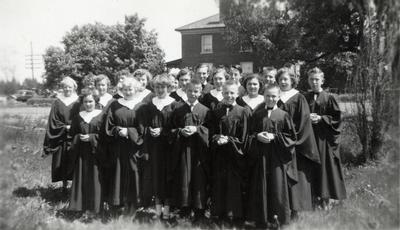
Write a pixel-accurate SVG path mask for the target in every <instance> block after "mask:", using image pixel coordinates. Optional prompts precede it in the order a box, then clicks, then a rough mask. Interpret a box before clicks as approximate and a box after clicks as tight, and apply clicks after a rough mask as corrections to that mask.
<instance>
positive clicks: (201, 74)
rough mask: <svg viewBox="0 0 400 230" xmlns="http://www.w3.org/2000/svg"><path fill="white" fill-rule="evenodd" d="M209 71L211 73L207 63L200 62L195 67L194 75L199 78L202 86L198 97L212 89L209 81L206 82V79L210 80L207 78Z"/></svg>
mask: <svg viewBox="0 0 400 230" xmlns="http://www.w3.org/2000/svg"><path fill="white" fill-rule="evenodd" d="M210 73H211V68H210V66H209V65H207V64H202V65H200V66H199V67H198V68H197V72H196V76H197V77H198V78H199V79H200V81H201V87H202V91H201V96H200V98H201V97H202V96H204V95H205V94H207V93H209V92H210V90H212V89H213V86H212V85H211V84H210V83H208V81H209V80H210V79H209V78H210Z"/></svg>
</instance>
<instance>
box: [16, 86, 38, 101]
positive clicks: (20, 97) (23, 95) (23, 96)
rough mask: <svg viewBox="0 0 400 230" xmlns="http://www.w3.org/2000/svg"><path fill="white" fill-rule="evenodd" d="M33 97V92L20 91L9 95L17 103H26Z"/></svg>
mask: <svg viewBox="0 0 400 230" xmlns="http://www.w3.org/2000/svg"><path fill="white" fill-rule="evenodd" d="M35 95H36V93H35V91H33V90H27V89H20V90H18V91H17V93H15V94H12V95H10V97H11V98H12V99H15V100H17V101H23V102H26V101H27V100H28V99H29V98H32V97H34V96H35Z"/></svg>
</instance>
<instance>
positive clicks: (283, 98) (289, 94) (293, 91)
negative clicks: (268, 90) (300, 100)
mask: <svg viewBox="0 0 400 230" xmlns="http://www.w3.org/2000/svg"><path fill="white" fill-rule="evenodd" d="M298 92H299V91H298V90H297V89H290V90H288V91H281V93H280V100H281V101H282V102H283V103H286V102H287V101H288V100H289V99H290V98H291V97H293V96H294V95H296V94H297V93H298Z"/></svg>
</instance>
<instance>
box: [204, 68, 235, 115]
mask: <svg viewBox="0 0 400 230" xmlns="http://www.w3.org/2000/svg"><path fill="white" fill-rule="evenodd" d="M228 78H229V75H228V73H227V72H226V70H225V69H223V68H219V69H217V70H216V71H215V73H214V75H213V83H214V89H212V90H211V91H210V92H209V93H206V94H205V95H204V96H203V97H202V98H201V100H200V103H201V104H203V105H205V106H206V107H207V108H209V109H210V110H213V109H215V107H216V106H217V104H218V103H220V102H221V101H222V99H223V96H222V87H223V85H224V83H225V81H226V80H227V79H228Z"/></svg>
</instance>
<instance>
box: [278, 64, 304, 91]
mask: <svg viewBox="0 0 400 230" xmlns="http://www.w3.org/2000/svg"><path fill="white" fill-rule="evenodd" d="M283 74H288V75H289V77H290V80H291V81H292V88H296V87H297V85H298V84H299V78H298V77H297V76H296V74H295V73H294V72H293V70H292V69H291V68H288V67H282V68H280V69H279V70H278V73H277V74H276V76H275V79H276V82H278V83H279V78H280V77H281V76H282V75H283Z"/></svg>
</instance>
